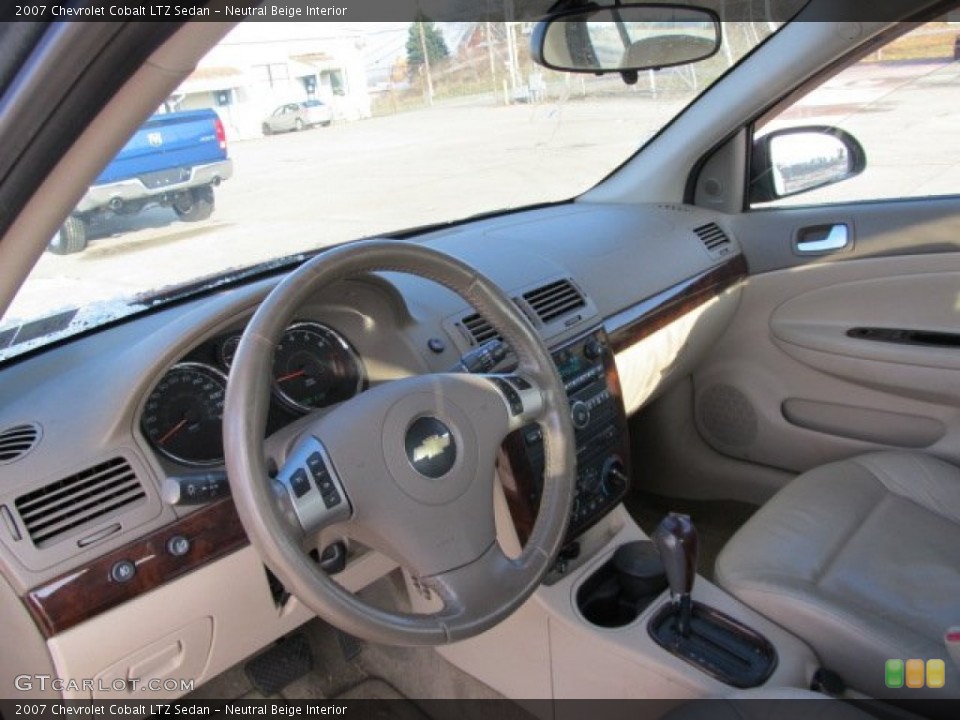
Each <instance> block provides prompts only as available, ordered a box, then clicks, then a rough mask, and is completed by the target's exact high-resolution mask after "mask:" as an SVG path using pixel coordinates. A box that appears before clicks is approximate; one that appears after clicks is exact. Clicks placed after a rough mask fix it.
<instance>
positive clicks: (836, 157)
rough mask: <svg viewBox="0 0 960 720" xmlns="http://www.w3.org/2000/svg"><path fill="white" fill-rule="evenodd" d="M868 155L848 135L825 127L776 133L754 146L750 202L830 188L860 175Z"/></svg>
mask: <svg viewBox="0 0 960 720" xmlns="http://www.w3.org/2000/svg"><path fill="white" fill-rule="evenodd" d="M866 166H867V156H866V153H865V152H864V150H863V146H862V145H860V143H859V142H858V141H857V139H856V138H854V137H853V136H852V135H850V134H849V133H846V132H844V131H843V130H841V129H839V128H835V127H830V126H827V125H814V126H809V127H796V128H787V129H785V130H775V131H774V132H771V133H768V134H767V135H764V136H763V137H761V138H758V139H757V140H755V141H754V143H753V156H752V158H751V162H750V202H751V203H762V202H770V201H771V200H779V199H780V198H785V197H790V196H791V195H799V194H800V193H805V192H808V191H810V190H816V189H817V188H821V187H825V186H826V185H832V184H833V183H838V182H841V181H843V180H846V179H848V178H852V177H854V176H856V175H859V174H860V173H862V172H863V170H864V168H865V167H866Z"/></svg>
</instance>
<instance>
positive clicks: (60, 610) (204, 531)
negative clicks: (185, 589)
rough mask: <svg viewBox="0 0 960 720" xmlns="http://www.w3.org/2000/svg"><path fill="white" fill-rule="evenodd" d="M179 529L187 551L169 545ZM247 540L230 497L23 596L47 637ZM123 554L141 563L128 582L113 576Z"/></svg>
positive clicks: (155, 586)
mask: <svg viewBox="0 0 960 720" xmlns="http://www.w3.org/2000/svg"><path fill="white" fill-rule="evenodd" d="M175 535H182V536H183V537H185V538H187V540H189V541H190V549H189V550H188V551H187V553H186V555H183V556H181V557H175V556H173V555H171V554H170V553H169V552H168V551H167V547H166V546H167V541H168V540H169V539H170V538H172V537H174V536H175ZM247 542H248V541H247V536H246V534H245V533H244V531H243V526H242V525H241V524H240V518H239V517H238V516H237V511H236V509H235V508H234V505H233V500H231V499H230V498H226V499H224V500H220V501H218V502H215V503H212V504H210V505H208V506H206V507H203V508H201V509H199V510H197V511H196V512H193V513H191V514H190V515H188V516H186V517H184V518H182V519H180V520H178V521H177V522H174V523H171V524H169V525H166V526H164V527H162V528H160V529H159V530H156V531H154V532H152V533H151V534H149V535H147V536H145V537H142V538H140V539H138V540H135V541H134V542H132V543H129V544H127V545H124V546H123V547H120V548H117V549H116V550H113V551H112V552H109V553H107V554H106V555H104V556H102V557H99V558H97V559H96V560H94V561H92V562H91V563H89V564H88V565H85V566H84V567H80V568H77V569H76V570H73V571H71V572H68V573H65V574H63V575H61V576H60V577H58V578H55V579H53V580H51V581H50V582H48V583H45V584H44V585H41V586H40V587H37V588H34V589H33V590H31V591H30V592H28V593H27V594H26V596H24V598H23V602H24V604H25V605H26V606H27V609H28V610H29V611H30V614H31V615H33V618H34V620H35V621H36V623H37V627H39V628H40V631H41V632H42V633H43V635H44V637H48V638H49V637H52V636H54V635H56V634H57V633H61V632H63V631H64V630H67V629H68V628H71V627H73V626H74V625H78V624H79V623H82V622H84V621H85V620H89V619H90V618H92V617H94V616H96V615H99V614H100V613H103V612H106V611H107V610H110V609H111V608H114V607H116V606H118V605H120V604H121V603H124V602H126V601H128V600H132V599H133V598H135V597H137V596H139V595H141V594H143V593H146V592H150V591H151V590H153V589H155V588H157V587H159V586H161V585H163V584H165V583H168V582H170V581H171V580H173V579H175V578H177V577H180V576H181V575H184V574H186V573H188V572H190V571H192V570H196V569H197V568H199V567H201V566H202V565H206V564H207V563H209V562H211V561H213V560H216V559H217V558H219V557H223V556H224V555H226V554H228V553H231V552H233V551H234V550H238V549H240V548H242V547H244V546H245V545H246V544H247ZM121 560H130V561H131V562H133V563H134V565H136V568H137V571H136V574H135V575H134V576H133V578H132V579H131V580H129V581H127V582H124V583H118V582H115V581H114V580H112V579H111V578H110V571H111V569H112V568H113V566H114V565H115V564H116V563H117V562H120V561H121Z"/></svg>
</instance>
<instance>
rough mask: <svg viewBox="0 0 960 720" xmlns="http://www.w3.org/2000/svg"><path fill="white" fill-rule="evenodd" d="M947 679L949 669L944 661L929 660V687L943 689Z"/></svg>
mask: <svg viewBox="0 0 960 720" xmlns="http://www.w3.org/2000/svg"><path fill="white" fill-rule="evenodd" d="M946 678H947V668H946V667H945V666H944V664H943V660H927V687H931V688H942V687H943V684H944V683H945V682H946Z"/></svg>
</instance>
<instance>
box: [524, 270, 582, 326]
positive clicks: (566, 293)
mask: <svg viewBox="0 0 960 720" xmlns="http://www.w3.org/2000/svg"><path fill="white" fill-rule="evenodd" d="M523 299H524V300H526V301H527V304H529V305H530V307H531V308H532V309H533V311H534V313H536V315H537V317H538V318H540V322H542V323H543V324H544V325H546V324H548V323H550V322H551V321H553V320H556V319H557V318H559V317H562V316H564V315H566V314H567V313H571V312H573V311H574V310H578V309H580V308H582V307H584V306H585V305H586V304H587V301H586V300H584V297H583V295H581V294H580V291H579V290H577V288H576V287H575V286H574V284H573V283H572V282H570V281H569V280H568V279H566V278H564V279H562V280H557V281H555V282H552V283H549V284H548V285H544V286H542V287H539V288H537V289H536V290H531V291H529V292H526V293H524V294H523Z"/></svg>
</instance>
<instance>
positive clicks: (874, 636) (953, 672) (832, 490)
mask: <svg viewBox="0 0 960 720" xmlns="http://www.w3.org/2000/svg"><path fill="white" fill-rule="evenodd" d="M716 577H717V580H718V581H719V583H720V584H721V585H722V586H723V587H724V588H726V589H727V590H728V591H729V592H731V593H732V594H733V595H735V596H736V597H738V598H739V599H740V600H742V601H743V602H744V603H746V604H747V605H749V606H750V607H753V608H754V609H756V610H757V611H759V612H761V613H763V614H764V615H766V616H767V617H769V618H770V619H771V620H773V621H774V622H776V623H778V624H779V625H781V626H783V627H785V628H787V629H788V630H790V631H792V632H793V633H794V634H796V635H798V636H799V637H801V638H803V639H804V640H806V641H807V642H808V643H810V645H811V646H812V647H813V648H814V650H815V651H816V653H817V654H818V656H819V657H820V660H821V662H822V663H823V665H824V666H825V667H828V668H830V669H831V670H834V671H836V672H838V673H839V674H840V675H841V676H842V677H843V678H844V680H845V681H846V682H847V684H848V685H849V686H850V687H853V688H855V689H857V690H860V691H862V692H865V693H867V694H870V695H873V696H875V697H900V698H918V697H928V698H947V697H960V672H958V671H957V667H956V666H955V665H954V664H953V663H952V661H951V659H950V657H949V656H948V653H947V650H946V648H945V646H944V642H943V636H944V633H945V631H946V630H947V629H948V628H949V627H951V626H956V625H960V468H957V467H954V466H953V465H950V464H948V463H945V462H943V461H940V460H937V459H935V458H933V457H930V456H926V455H921V454H917V453H907V452H879V453H871V454H869V455H862V456H860V457H856V458H852V459H850V460H844V461H842V462H835V463H831V464H829V465H824V466H821V467H818V468H816V469H814V470H811V471H809V472H807V473H804V474H803V475H801V476H800V477H798V478H796V479H795V480H794V481H793V482H791V483H790V484H789V485H788V486H787V487H785V488H784V489H783V490H781V491H780V492H779V493H777V494H776V495H775V496H774V497H773V498H772V499H771V500H770V501H769V502H768V503H767V504H766V505H764V506H763V507H762V508H761V509H760V510H759V511H758V512H757V514H756V515H754V517H753V518H751V519H750V521H749V522H747V523H746V525H744V526H743V527H742V528H741V529H740V531H739V532H737V534H736V535H734V536H733V538H732V539H731V540H730V542H729V543H727V546H726V547H725V548H724V549H723V551H722V552H721V554H720V556H719V557H718V558H717V565H716ZM890 658H899V659H902V660H907V659H910V658H919V659H922V660H929V659H934V658H941V659H943V661H944V662H945V663H946V672H947V677H946V684H945V687H944V688H942V689H922V690H917V689H907V688H903V689H899V690H890V689H887V688H886V686H885V682H884V667H885V662H886V660H887V659H890Z"/></svg>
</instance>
